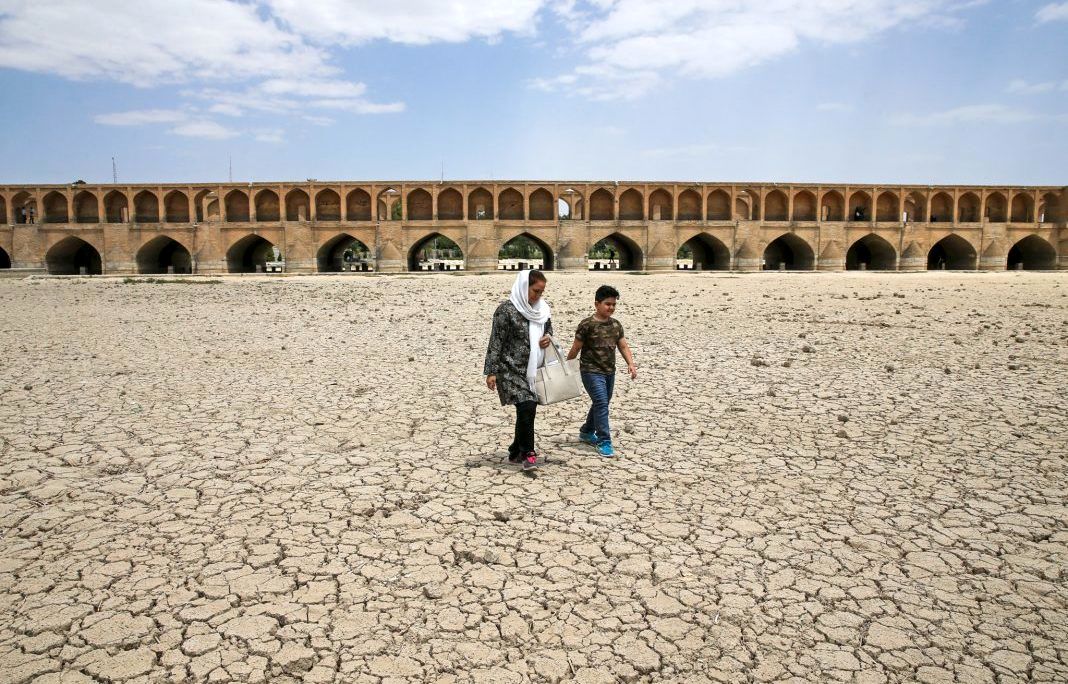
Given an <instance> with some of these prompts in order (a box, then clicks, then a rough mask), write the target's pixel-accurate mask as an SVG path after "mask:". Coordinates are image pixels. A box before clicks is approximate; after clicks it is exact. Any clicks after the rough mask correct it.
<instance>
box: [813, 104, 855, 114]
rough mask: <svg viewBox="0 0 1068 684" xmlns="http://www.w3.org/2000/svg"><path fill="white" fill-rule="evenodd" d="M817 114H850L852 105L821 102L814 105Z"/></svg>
mask: <svg viewBox="0 0 1068 684" xmlns="http://www.w3.org/2000/svg"><path fill="white" fill-rule="evenodd" d="M816 111H817V112H851V111H853V105H851V104H848V103H846V102H821V103H819V104H818V105H816Z"/></svg>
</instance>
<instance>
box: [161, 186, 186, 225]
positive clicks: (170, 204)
mask: <svg viewBox="0 0 1068 684" xmlns="http://www.w3.org/2000/svg"><path fill="white" fill-rule="evenodd" d="M163 220H164V221H166V222H167V223H189V195H186V194H185V193H184V192H182V191H181V190H171V191H170V192H168V193H167V194H166V195H164V196H163Z"/></svg>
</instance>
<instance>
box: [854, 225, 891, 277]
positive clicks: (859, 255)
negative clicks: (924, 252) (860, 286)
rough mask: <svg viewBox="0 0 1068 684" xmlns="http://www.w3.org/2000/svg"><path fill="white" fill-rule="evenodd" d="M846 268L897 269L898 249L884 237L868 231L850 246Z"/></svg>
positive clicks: (869, 269)
mask: <svg viewBox="0 0 1068 684" xmlns="http://www.w3.org/2000/svg"><path fill="white" fill-rule="evenodd" d="M846 270H847V271H857V270H868V271H895V270H897V250H896V249H894V247H893V245H891V244H890V243H889V242H887V241H886V240H885V239H884V238H883V237H881V236H879V235H876V234H875V233H868V234H867V235H865V236H864V237H862V238H860V239H859V240H856V241H855V242H853V244H852V245H850V246H849V251H848V252H846Z"/></svg>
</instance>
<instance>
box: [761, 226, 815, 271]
mask: <svg viewBox="0 0 1068 684" xmlns="http://www.w3.org/2000/svg"><path fill="white" fill-rule="evenodd" d="M815 267H816V252H815V251H814V250H813V249H812V245H810V244H808V242H807V241H806V240H804V239H803V238H801V237H799V236H798V235H796V234H795V233H784V234H782V235H780V236H779V237H777V238H775V239H774V240H772V241H771V242H769V243H768V246H767V247H765V248H764V270H766V271H811V270H812V269H814V268H815Z"/></svg>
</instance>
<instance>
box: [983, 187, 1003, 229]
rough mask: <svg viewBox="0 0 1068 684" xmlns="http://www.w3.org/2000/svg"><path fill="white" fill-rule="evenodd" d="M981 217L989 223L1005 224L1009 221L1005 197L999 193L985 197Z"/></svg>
mask: <svg viewBox="0 0 1068 684" xmlns="http://www.w3.org/2000/svg"><path fill="white" fill-rule="evenodd" d="M983 216H984V217H986V220H987V221H989V222H990V223H1006V222H1007V221H1008V220H1009V202H1008V200H1006V199H1005V195H1003V194H1002V193H1000V192H992V193H990V194H989V195H987V196H986V208H985V209H984V210H983Z"/></svg>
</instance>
